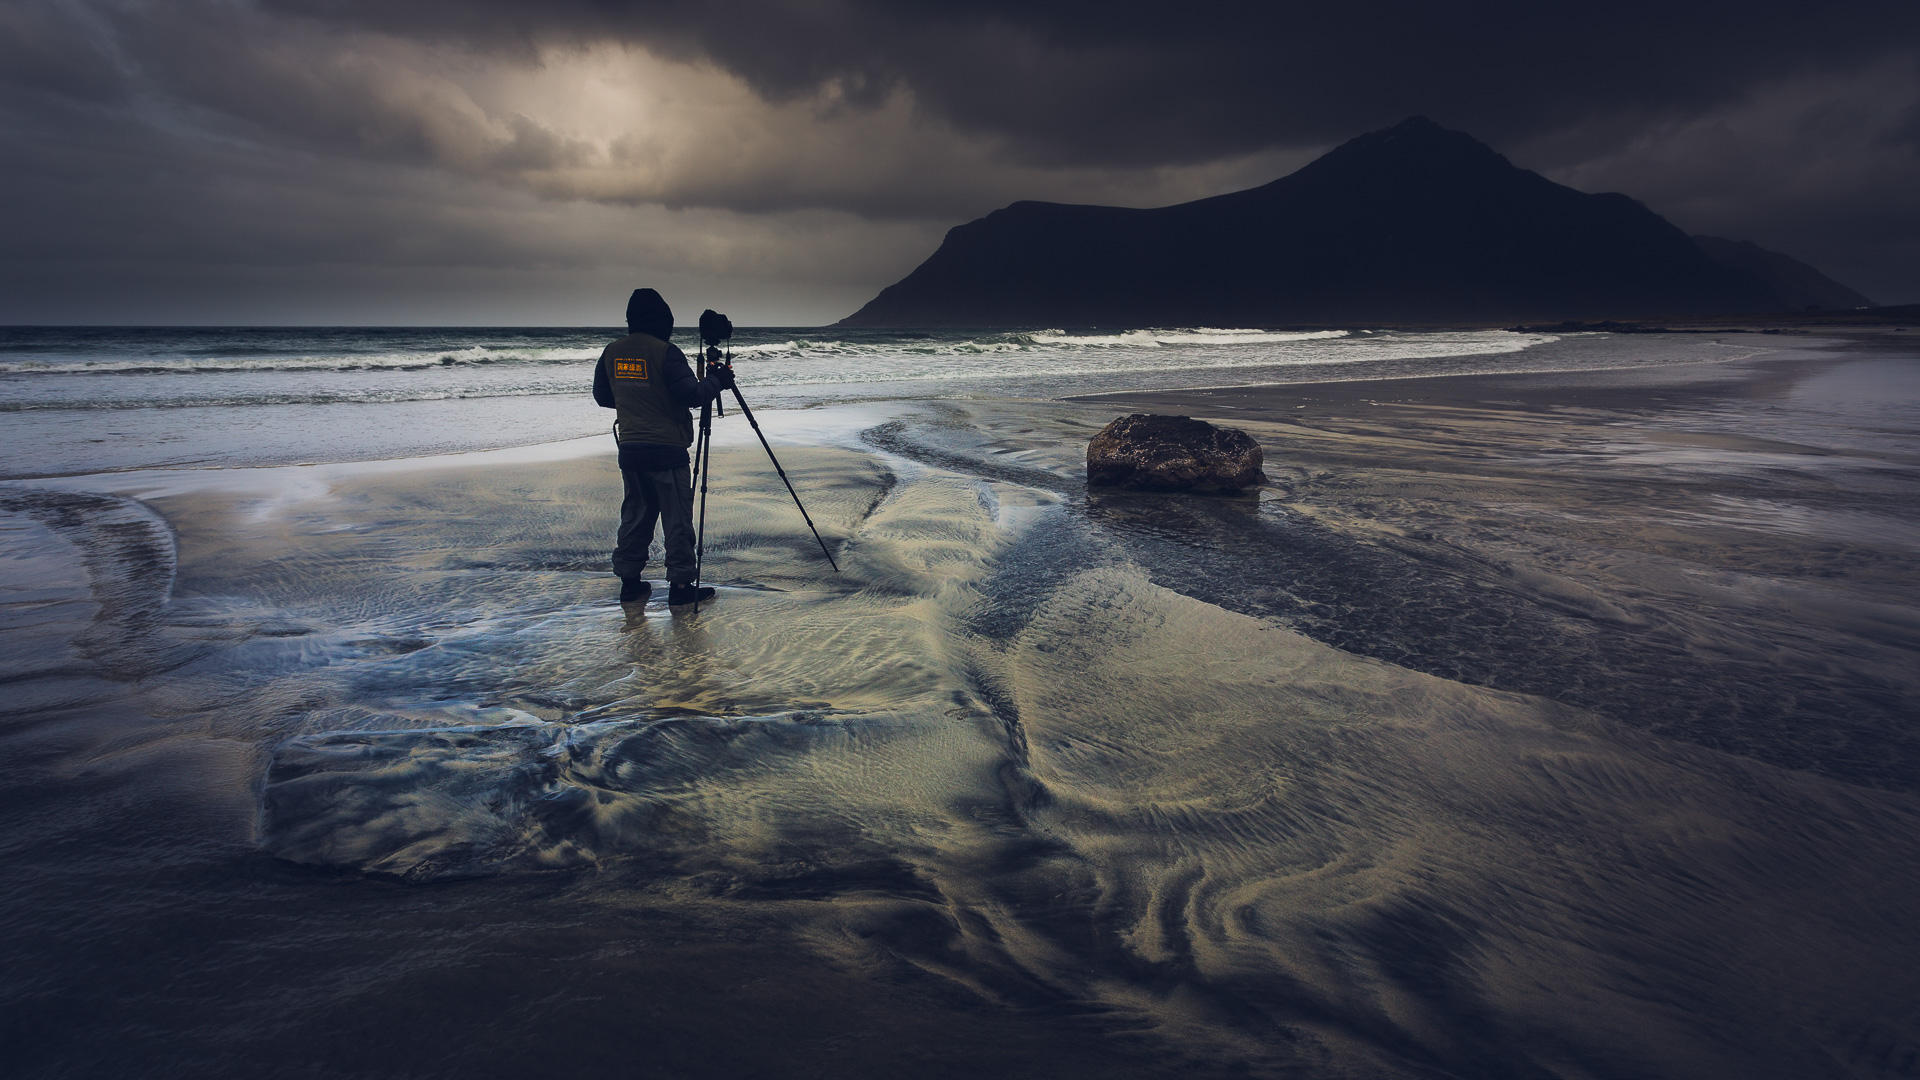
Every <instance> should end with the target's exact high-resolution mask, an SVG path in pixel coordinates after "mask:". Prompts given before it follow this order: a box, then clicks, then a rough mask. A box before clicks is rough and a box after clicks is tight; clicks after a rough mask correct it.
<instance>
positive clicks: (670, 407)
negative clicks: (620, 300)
mask: <svg viewBox="0 0 1920 1080" xmlns="http://www.w3.org/2000/svg"><path fill="white" fill-rule="evenodd" d="M627 330H628V331H629V332H628V334H627V336H626V337H623V338H621V339H620V340H618V341H615V342H614V343H612V344H611V345H608V346H607V347H606V349H605V350H603V351H602V352H601V353H600V363H599V364H598V365H596V366H595V368H594V372H593V400H594V401H595V402H597V403H599V404H600V405H601V406H602V407H604V408H608V409H613V410H614V411H615V422H614V437H615V438H616V439H617V440H618V441H619V444H620V467H621V468H623V469H634V468H637V469H640V470H642V471H655V470H660V469H671V468H677V467H679V466H683V465H686V464H687V463H688V459H687V447H689V446H691V445H693V417H692V416H690V415H688V410H689V409H694V408H698V407H699V406H701V405H704V404H706V403H707V402H709V401H712V400H713V399H714V398H716V397H718V396H719V395H720V388H719V387H718V386H717V385H715V384H714V382H713V380H711V379H695V378H694V377H693V369H692V367H691V366H690V365H689V364H688V363H687V357H686V354H684V353H682V352H681V351H680V350H679V348H677V347H676V346H674V345H673V344H672V342H671V341H669V340H668V339H669V338H671V337H672V336H673V309H671V308H669V307H668V306H667V302H666V301H665V300H664V299H662V298H661V296H660V294H659V293H657V292H655V291H654V290H652V289H635V290H634V291H633V296H632V298H631V299H629V300H628V301H627Z"/></svg>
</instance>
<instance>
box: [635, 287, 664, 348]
mask: <svg viewBox="0 0 1920 1080" xmlns="http://www.w3.org/2000/svg"><path fill="white" fill-rule="evenodd" d="M627 331H628V332H629V333H634V334H651V335H653V336H654V337H657V338H659V339H660V340H661V341H666V340H667V339H669V338H671V337H673V309H672V308H670V307H668V306H667V302H666V301H665V300H662V299H661V298H660V294H659V293H657V292H654V291H653V290H652V289H635V290H633V296H632V297H631V298H630V299H628V300H627Z"/></svg>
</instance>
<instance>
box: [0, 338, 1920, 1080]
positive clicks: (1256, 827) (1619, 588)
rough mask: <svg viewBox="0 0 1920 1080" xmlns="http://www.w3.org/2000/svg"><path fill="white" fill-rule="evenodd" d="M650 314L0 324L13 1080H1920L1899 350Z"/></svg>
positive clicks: (6, 1044) (1910, 352)
mask: <svg viewBox="0 0 1920 1080" xmlns="http://www.w3.org/2000/svg"><path fill="white" fill-rule="evenodd" d="M616 334H617V331H616V330H613V329H553V330H532V329H512V330H505V329H471V328H469V329H444V330H443V329H374V330H368V329H297V330H295V329H275V330H266V329H189V328H146V329H142V328H110V329H108V328H96V329H73V328H65V329H46V328H11V329H6V330H3V331H0V460H3V461H4V466H0V687H4V688H5V690H6V693H5V694H4V695H0V813H4V815H5V819H6V821H7V822H8V825H7V828H6V830H5V831H4V834H0V955H4V956H6V957H7V958H8V962H7V963H6V964H5V965H3V966H0V1053H4V1055H5V1058H4V1060H5V1061H6V1062H7V1066H8V1074H9V1075H10V1076H21V1077H36V1078H38V1077H67V1076H88V1077H95V1076H129V1077H131V1076H139V1077H153V1076H180V1077H195V1078H201V1077H225V1076H233V1077H257V1076H264V1075H311V1076H328V1077H390V1076H459V1077H463V1078H468V1077H495V1076H498V1077H524V1076H530V1075H546V1074H550V1073H555V1072H582V1073H604V1074H613V1075H640V1076H663V1077H743V1076H794V1077H810V1076H818V1077H869V1076H871V1077H879V1076H888V1077H893V1076H903V1075H913V1076H929V1077H953V1078H956V1080H957V1078H969V1077H977V1076H984V1075H994V1076H1008V1077H1047V1078H1048V1080H1059V1078H1063V1077H1078V1076H1089V1077H1091V1076H1099V1077H1102V1078H1103V1080H1104V1078H1115V1077H1142V1078H1145V1077H1154V1078H1158V1077H1180V1078H1183V1080H1184V1078H1192V1077H1248V1076H1257V1077H1311V1078H1326V1080H1333V1078H1348V1077H1368V1078H1371V1077H1409V1076H1418V1077H1436V1078H1437V1077H1467V1076H1471V1077H1500V1078H1505V1077H1512V1078H1516V1080H1518V1078H1529V1080H1531V1078H1538V1077H1547V1076H1562V1077H1583V1078H1622V1080H1625V1078H1635V1080H1640V1078H1649V1077H1674V1078H1681V1077H1695V1076H1723V1075H1724V1076H1742V1077H1778V1078H1782V1080H1785V1078H1802V1077H1900V1076H1912V1075H1914V1072H1915V1068H1916V1063H1920V1013H1916V1011H1915V1008H1914V1004H1913V1003H1914V1002H1916V1001H1920V900H1917V899H1916V898H1917V897H1920V726H1917V725H1916V710H1915V706H1914V702H1915V701H1916V700H1920V350H1916V349H1915V348H1914V347H1912V346H1908V345H1907V344H1905V342H1904V341H1903V340H1902V339H1901V337H1896V336H1894V335H1892V334H1888V335H1883V336H1881V337H1879V338H1875V339H1865V338H1860V339H1841V338H1820V337H1814V336H1804V337H1797V338H1796V337H1791V336H1784V335H1783V336H1763V335H1758V334H1739V333H1727V334H1637V335H1613V334H1597V333H1577V334H1527V333H1509V332H1504V331H1471V332H1464V331H1434V332H1410V331H1395V332H1369V331H1365V330H1358V329H1343V328H1337V327H1333V328H1327V329H1325V330H1320V331H1314V332H1289V333H1275V332H1268V331H1263V330H1258V329H1250V328H1172V329H1167V328H1161V329H1151V328H1116V329H1112V330H1110V331H1100V332H1075V333H1066V332H1062V331H1059V330H1046V329H1036V330H1028V331H1021V332H991V333H989V332H965V331H960V332H955V331H944V330H942V331H925V332H919V331H913V332H889V333H882V332H872V331H841V330H833V329H822V328H781V329H751V330H742V331H741V332H740V334H739V337H738V338H737V339H736V340H735V341H734V343H733V355H734V358H735V361H736V365H737V367H738V370H739V372H740V380H741V388H742V391H743V393H744V394H745V395H746V397H747V398H748V400H749V401H750V402H752V403H753V405H754V406H755V411H756V415H757V416H758V418H759V420H760V423H761V425H762V427H763V428H764V429H765V431H766V433H767V435H768V437H769V440H770V442H771V444H772V448H773V450H774V451H775V452H776V453H777V455H778V457H779V460H780V462H781V465H782V467H783V468H784V470H785V472H786V474H787V476H788V477H790V479H791V480H792V482H793V485H794V488H795V489H796V490H797V492H798V493H799V496H800V497H801V498H802V499H803V500H804V501H805V504H806V507H807V509H808V511H809V513H810V514H811V515H812V518H813V520H814V521H815V522H816V523H817V524H818V526H819V529H820V532H821V535H822V536H823V537H824V539H825V542H826V543H827V544H828V545H829V546H830V547H831V549H832V550H833V551H834V553H835V558H836V559H837V560H838V561H839V564H840V569H839V571H838V572H836V571H835V570H834V569H833V568H831V567H830V566H828V565H827V564H826V562H825V560H824V559H822V558H821V556H820V552H819V550H818V548H817V547H816V546H815V544H814V540H813V537H812V536H811V535H810V534H809V533H808V531H807V529H806V526H805V525H804V523H803V522H802V521H801V519H800V517H799V514H798V512H797V510H796V508H795V506H794V504H793V501H792V500H791V499H790V497H789V495H788V493H787V490H786V488H785V486H784V485H782V484H781V482H780V479H779V476H778V475H777V474H776V473H775V471H774V469H773V465H772V462H771V461H770V460H769V459H768V455H767V453H766V452H765V451H764V450H763V449H762V447H761V446H760V445H759V443H758V441H757V440H756V439H755V438H754V437H753V435H752V433H751V432H750V431H749V430H748V429H747V428H746V425H745V423H744V421H743V419H742V418H741V417H740V416H738V415H735V414H734V411H733V410H731V409H730V410H729V411H728V413H727V415H726V416H724V417H723V418H720V419H719V420H717V421H716V428H715V448H716V449H715V456H714V469H713V473H712V480H713V487H712V492H711V497H710V502H709V504H708V505H709V509H708V513H709V514H710V517H708V519H707V520H706V539H705V544H706V564H705V567H706V571H705V577H706V579H707V580H708V581H710V582H711V583H713V584H714V585H716V586H717V587H718V589H719V593H720V595H719V597H718V599H716V600H715V601H713V602H712V603H711V604H709V605H706V606H705V607H703V608H702V609H701V610H698V611H692V610H689V609H675V610H670V609H668V608H666V607H665V606H664V605H663V604H662V603H661V602H660V601H659V599H657V597H658V593H656V600H655V601H653V602H651V603H648V604H645V605H628V606H624V607H623V606H622V605H620V604H619V603H617V601H616V596H615V589H616V587H617V584H616V582H615V579H614V578H613V577H612V575H611V573H610V569H609V566H608V549H609V547H610V546H611V543H612V536H613V531H614V526H615V520H616V516H617V508H618V499H619V493H620V490H621V481H620V477H619V473H618V470H617V467H616V465H615V459H614V454H613V446H612V442H611V439H610V438H609V437H608V436H607V429H608V420H609V416H610V414H609V413H607V412H606V411H605V410H602V409H599V408H598V407H596V406H595V405H594V404H593V402H592V400H591V397H590V395H589V394H588V392H587V391H588V387H589V384H590V379H591V373H592V364H593V360H594V358H595V357H596V356H597V355H598V352H599V350H600V348H601V347H602V346H603V344H604V343H605V342H606V341H607V340H610V339H611V338H612V337H613V336H615V335H616ZM1903 336H1904V335H1902V337H1903ZM690 339H691V334H689V333H686V332H682V334H681V335H680V340H681V343H682V345H683V347H685V346H686V344H687V343H688V341H690ZM1130 412H1159V413H1181V414H1188V415H1195V416H1201V417H1205V418H1207V419H1209V420H1211V421H1213V422H1216V423H1225V424H1230V425H1232V426H1235V427H1239V428H1241V429H1243V430H1245V431H1247V432H1248V433H1249V434H1251V435H1252V436H1253V437H1254V438H1255V439H1256V440H1257V441H1258V442H1259V443H1260V444H1261V446H1262V447H1263V449H1264V452H1265V454H1266V474H1267V478H1268V483H1267V484H1266V485H1265V486H1264V487H1263V488H1261V489H1259V490H1258V491H1254V492H1249V493H1246V494H1243V495H1240V496H1233V497H1225V496H1221V497H1209V496H1189V495H1180V494H1165V493H1152V492H1128V491H1111V490H1103V489H1090V488H1088V486H1087V485H1086V483H1085V478H1084V462H1085V448H1086V444H1087V440H1088V438H1089V437H1090V436H1091V435H1092V434H1093V433H1094V432H1096V431H1097V430H1099V428H1100V427H1101V426H1102V425H1104V424H1105V423H1107V422H1108V421H1110V420H1111V419H1113V418H1114V417H1116V416H1120V415H1125V414H1127V413H1130ZM655 580H656V584H657V582H658V580H659V579H658V575H657V572H656V577H655ZM660 591H662V592H663V591H664V590H660Z"/></svg>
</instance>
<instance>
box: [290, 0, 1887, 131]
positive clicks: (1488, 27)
mask: <svg viewBox="0 0 1920 1080" xmlns="http://www.w3.org/2000/svg"><path fill="white" fill-rule="evenodd" d="M267 2H268V3H269V5H270V6H271V7H273V8H274V9H276V10H281V11H287V12H297V13H301V14H303V15H306V16H308V17H311V18H315V19H319V20H326V21H347V22H352V23H355V24H359V25H364V26H369V27H377V28H380V29H384V30H387V31H390V32H394V33H399V34H406V35H417V36H420V37H425V38H442V39H460V40H465V41H470V42H475V43H479V44H483V45H486V46H490V47H494V48H499V49H503V50H515V49H519V50H532V49H535V48H537V47H538V46H539V45H541V44H545V43H553V42H581V41H590V40H601V39H605V38H609V37H612V38H622V39H626V40H633V41H643V42H648V43H651V44H654V45H656V46H658V47H660V48H662V49H663V50H668V51H680V52H689V51H697V52H698V53H700V54H702V55H705V56H707V57H710V58H711V59H713V60H714V61H715V62H717V63H719V64H721V65H723V66H725V67H726V68H728V69H729V70H731V71H733V72H735V73H737V74H739V75H741V76H742V77H744V78H745V79H747V80H748V81H749V82H750V83H751V84H752V85H753V86H754V87H755V88H756V89H758V90H760V91H761V92H763V93H765V94H767V95H768V96H770V97H774V98H779V97H782V96H795V95H803V94H806V93H809V92H812V91H813V90H814V89H816V88H817V87H819V86H821V85H823V84H827V83H834V84H836V85H839V86H842V87H845V88H846V89H847V91H848V93H849V95H850V96H851V97H852V98H853V99H854V100H856V101H861V100H865V101H874V100H878V99H879V98H881V97H882V96H884V94H885V93H886V92H888V91H889V90H891V89H893V88H899V87H903V88H906V89H908V90H910V91H911V92H912V94H913V96H914V100H915V101H916V102H917V103H918V104H919V105H920V106H921V107H922V108H924V109H926V110H929V111H930V112H932V113H935V114H937V115H939V116H941V117H943V118H946V119H948V120H951V121H952V122H954V123H955V124H956V125H957V126H958V127H960V128H961V129H963V130H974V131H985V132H992V133H994V134H997V135H1001V136H1005V137H1009V138H1012V139H1015V140H1017V141H1018V142H1019V143H1020V145H1021V146H1022V148H1023V149H1024V151H1025V152H1026V153H1028V154H1031V155H1035V156H1038V157H1041V158H1044V159H1046V160H1050V161H1081V162H1100V163H1120V162H1125V163H1139V162H1164V161H1170V160H1193V159H1200V158H1208V157H1216V156H1220V155H1223V154H1229V153H1241V152H1246V151H1249V150H1253V149H1258V148H1261V147H1266V146H1270V145H1273V144H1275V143H1283V144H1296V145H1298V144H1315V143H1325V142H1329V141H1337V140H1340V139H1344V138H1348V137H1350V136H1352V135H1353V134H1355V133H1357V132H1360V131H1364V130H1369V129H1372V128H1377V127H1381V126H1384V125H1386V124H1389V123H1392V122H1394V121H1396V120H1399V119H1401V118H1403V117H1405V116H1407V115H1409V114H1411V113H1418V112H1424V113H1429V114H1432V115H1435V116H1437V117H1440V118H1442V119H1443V121H1444V122H1446V123H1448V124H1451V125H1454V126H1457V127H1460V128H1463V129H1466V130H1470V131H1473V132H1475V133H1476V134H1478V135H1480V136H1481V137H1482V138H1485V139H1488V140H1491V141H1494V142H1497V143H1506V144H1512V143H1515V142H1523V141H1526V140H1528V139H1531V138H1534V137H1536V136H1538V135H1540V134H1542V133H1545V132H1549V131H1552V130H1555V129H1558V128H1561V127H1564V126H1566V125H1568V124H1572V123H1576V122H1579V121H1582V120H1585V119H1588V118H1590V117H1592V116H1595V115H1609V116H1630V117H1651V116H1663V115H1672V114H1675V113H1677V112H1678V113H1684V112H1689V111H1694V110H1698V109H1701V108H1706V107H1710V106H1713V105H1717V104H1721V103H1725V102H1728V101H1731V100H1734V99H1737V98H1738V97H1739V96H1740V95H1741V94H1742V93H1744V92H1746V91H1747V90H1748V89H1750V88H1751V87H1753V86H1755V85H1759V84H1762V83H1765V82H1769V81H1772V80H1776V79H1780V78H1783V77H1790V76H1794V75H1798V74H1802V73H1805V72H1809V71H1818V70H1839V69H1849V68H1853V67H1856V66H1859V65H1862V64H1871V63H1873V62H1876V61H1877V60H1879V59H1881V58H1884V57H1887V56H1895V55H1898V56H1908V57H1911V56H1914V55H1915V54H1916V51H1920V45H1917V44H1916V43H1920V5H1916V4H1914V3H1912V2H1911V0H1837V2H1834V3H1829V4H1824V5H1820V6H1819V7H1817V8H1815V7H1810V6H1809V5H1806V4H1804V3H1786V2H1780V0H1770V2H1768V0H1763V2H1752V0H1743V2H1726V0H1719V2H1699V0H1694V2H1684V0H1682V2H1670V3H1644V2H1643V3H1632V4H1608V5H1604V6H1597V5H1575V4H1542V3H1539V2H1538V0H1502V2H1494V3H1477V4H1436V3H1432V2H1430V0H1394V2H1386V3H1382V2H1375V3H1347V4H1329V3H1315V4H1297V3H1295V4H1248V3H1245V2H1243V0H1231V2H1218V0H1214V2H1208V0H1199V2H1191V3H1181V4H1167V3H1137V2H1136V3H1110V2H1096V0H1052V2H1040V0H1033V2H1002V0H953V2H938V3H897V2H889V0H839V2H820V3H796V2H792V0H706V2H697V3H695V2H670V3H613V2H606V0H550V2H547V3H542V4H538V5H529V4H524V3H519V2H513V0H494V2H486V0H481V2H478V3H469V2H465V0H424V2H416V3H406V4H395V3H390V2H382V0H267Z"/></svg>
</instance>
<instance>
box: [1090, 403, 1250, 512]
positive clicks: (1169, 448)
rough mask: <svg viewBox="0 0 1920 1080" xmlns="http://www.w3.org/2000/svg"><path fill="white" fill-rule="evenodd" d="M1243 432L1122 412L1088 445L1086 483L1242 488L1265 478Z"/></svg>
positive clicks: (1176, 488)
mask: <svg viewBox="0 0 1920 1080" xmlns="http://www.w3.org/2000/svg"><path fill="white" fill-rule="evenodd" d="M1261 462H1262V455H1261V453H1260V444H1259V443H1257V442H1254V441H1253V437H1252V436H1250V435H1248V434H1247V433H1246V432H1244V431H1239V430H1236V429H1234V428H1229V427H1216V426H1215V425H1213V424H1209V423H1207V422H1206V421H1205V420H1194V419H1192V418H1190V417H1185V416H1154V415H1151V414H1147V413H1134V414H1133V415H1132V416H1123V417H1121V418H1120V419H1118V420H1115V421H1114V422H1113V423H1111V424H1108V425H1107V426H1106V427H1103V428H1101V429H1100V433H1099V434H1098V435H1095V436H1094V437H1093V441H1092V442H1089V443H1088V444H1087V483H1089V484H1112V485H1116V486H1119V487H1128V488H1147V489H1151V490H1155V491H1217V492H1225V493H1231V492H1237V491H1241V490H1243V489H1245V488H1250V487H1254V486H1256V485H1258V484H1260V483H1261V482H1262V481H1264V480H1265V479H1266V475H1265V474H1264V473H1262V472H1261V471H1260V465H1261Z"/></svg>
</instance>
